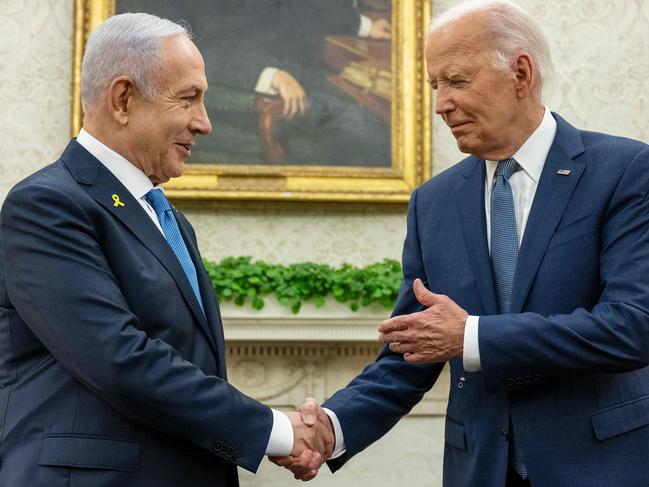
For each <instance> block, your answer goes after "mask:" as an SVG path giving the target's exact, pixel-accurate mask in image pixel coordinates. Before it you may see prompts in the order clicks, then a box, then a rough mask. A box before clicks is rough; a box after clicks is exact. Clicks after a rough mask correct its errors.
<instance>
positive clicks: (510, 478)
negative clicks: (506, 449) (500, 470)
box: [506, 465, 532, 487]
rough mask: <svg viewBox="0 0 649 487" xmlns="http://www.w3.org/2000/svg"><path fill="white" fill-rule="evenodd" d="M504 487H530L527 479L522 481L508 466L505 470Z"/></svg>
mask: <svg viewBox="0 0 649 487" xmlns="http://www.w3.org/2000/svg"><path fill="white" fill-rule="evenodd" d="M506 487H532V484H530V481H529V479H522V478H521V476H520V475H518V474H517V473H516V470H514V469H513V468H512V466H511V465H510V466H509V467H508V468H507V485H506Z"/></svg>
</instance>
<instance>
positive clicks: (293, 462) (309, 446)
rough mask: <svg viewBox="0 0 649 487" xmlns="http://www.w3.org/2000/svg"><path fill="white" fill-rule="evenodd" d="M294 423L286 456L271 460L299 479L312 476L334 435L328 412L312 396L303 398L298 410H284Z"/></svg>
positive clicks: (322, 461)
mask: <svg viewBox="0 0 649 487" xmlns="http://www.w3.org/2000/svg"><path fill="white" fill-rule="evenodd" d="M286 415H287V416H288V419H289V420H290V422H291V426H293V449H292V450H291V454H290V455H289V456H286V457H270V460H271V461H272V462H273V463H275V464H276V465H279V466H280V467H285V468H286V469H288V470H290V471H291V472H292V473H293V475H294V476H295V478H296V479H298V480H304V481H306V480H311V479H313V478H314V477H315V476H316V475H317V474H318V469H320V467H321V466H322V464H323V463H324V462H325V461H326V460H327V459H328V458H329V457H330V456H331V454H332V452H333V450H334V446H335V443H336V438H335V434H334V428H333V424H332V422H331V419H329V415H327V413H326V412H325V411H324V410H323V409H322V408H321V407H320V405H319V404H318V403H317V402H316V401H315V400H314V399H311V398H307V399H305V400H304V402H303V403H302V405H301V406H300V410H299V411H293V412H289V413H286Z"/></svg>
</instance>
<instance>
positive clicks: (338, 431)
mask: <svg viewBox="0 0 649 487" xmlns="http://www.w3.org/2000/svg"><path fill="white" fill-rule="evenodd" d="M322 410H323V411H324V412H325V413H327V414H328V415H329V419H331V423H332V424H333V425H334V434H335V435H336V443H335V445H334V451H333V453H332V454H331V456H330V457H329V459H330V460H331V459H333V458H338V457H339V456H340V455H342V454H343V453H345V451H346V450H347V447H346V446H345V438H344V437H343V429H342V428H341V427H340V421H338V416H336V413H334V412H333V411H332V410H331V409H327V408H322Z"/></svg>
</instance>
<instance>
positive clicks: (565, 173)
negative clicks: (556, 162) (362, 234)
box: [557, 169, 570, 176]
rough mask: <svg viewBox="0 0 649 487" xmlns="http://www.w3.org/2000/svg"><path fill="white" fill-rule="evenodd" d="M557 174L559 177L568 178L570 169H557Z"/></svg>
mask: <svg viewBox="0 0 649 487" xmlns="http://www.w3.org/2000/svg"><path fill="white" fill-rule="evenodd" d="M557 174H559V175H560V176H570V169H559V170H558V171H557Z"/></svg>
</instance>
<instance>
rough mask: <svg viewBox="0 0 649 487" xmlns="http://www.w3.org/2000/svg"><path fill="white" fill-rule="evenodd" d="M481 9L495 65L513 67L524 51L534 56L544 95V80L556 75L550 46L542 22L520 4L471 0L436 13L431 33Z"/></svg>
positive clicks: (537, 89) (538, 85) (539, 87)
mask: <svg viewBox="0 0 649 487" xmlns="http://www.w3.org/2000/svg"><path fill="white" fill-rule="evenodd" d="M477 13H484V14H485V23H484V27H485V29H486V31H487V34H488V36H489V37H490V39H491V46H489V47H490V48H491V50H492V52H493V60H494V66H495V67H497V68H500V69H503V70H504V69H511V67H512V63H513V62H514V61H515V59H516V56H517V55H518V54H519V53H520V52H522V51H524V52H527V53H528V54H529V55H530V56H531V57H532V59H533V60H534V62H535V64H536V67H537V70H538V71H537V72H538V77H537V79H536V82H535V85H534V86H533V90H534V93H535V95H536V96H538V97H539V99H540V97H541V91H542V89H543V85H544V83H546V82H548V81H550V80H551V79H552V78H553V77H554V66H553V64H552V57H551V55H550V47H549V46H548V42H547V40H546V39H545V36H544V35H543V31H542V30H541V28H540V27H539V25H538V24H537V23H536V22H535V21H534V19H533V18H532V17H531V16H530V15H529V14H528V13H527V12H526V11H525V10H523V9H522V8H521V7H520V6H519V5H516V4H515V3H513V2H510V1H509V0H467V1H465V2H463V3H461V4H459V5H456V6H455V7H452V8H450V9H448V10H447V11H445V12H444V13H442V14H441V15H439V16H437V17H435V18H434V19H433V20H432V21H431V23H430V26H429V28H428V36H429V37H430V35H431V34H432V33H433V32H436V31H438V30H439V29H440V28H442V27H444V26H446V25H448V24H450V23H452V22H455V21H456V20H458V19H460V18H461V17H464V16H467V15H471V14H477Z"/></svg>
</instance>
